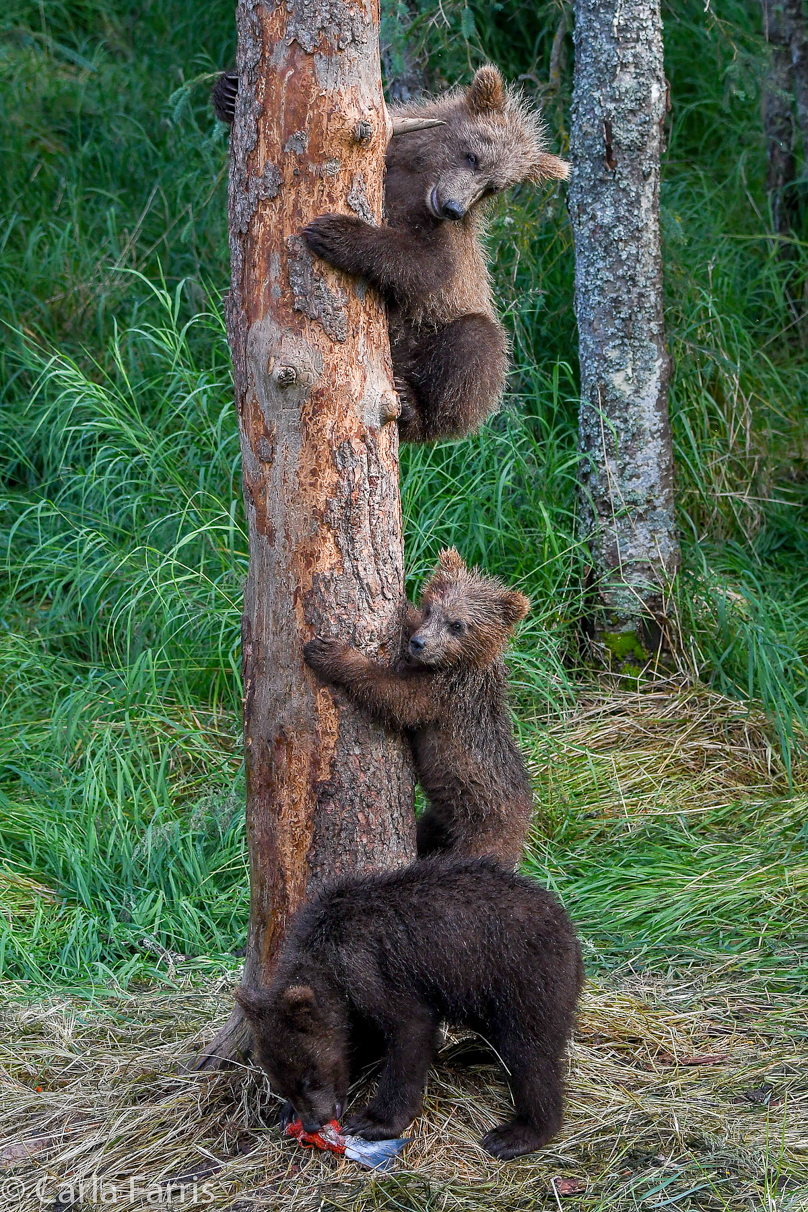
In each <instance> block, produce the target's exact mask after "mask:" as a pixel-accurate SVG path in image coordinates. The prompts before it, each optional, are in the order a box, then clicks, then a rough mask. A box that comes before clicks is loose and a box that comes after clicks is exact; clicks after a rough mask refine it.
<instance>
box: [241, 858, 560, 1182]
mask: <svg viewBox="0 0 808 1212" xmlns="http://www.w3.org/2000/svg"><path fill="white" fill-rule="evenodd" d="M582 984H583V965H582V962H581V952H580V947H579V945H578V940H577V938H576V936H575V931H574V929H573V927H572V924H571V922H570V920H569V918H568V917H567V915H566V913H565V912H564V910H563V909H562V908H561V906H560V905H559V904H558V902H557V901H556V899H555V898H554V897H553V896H552V895H551V894H550V893H549V892H546V891H545V890H544V889H543V888H540V887H538V886H537V885H536V884H534V883H533V882H532V881H530V880H527V879H524V878H522V877H521V876H518V875H514V874H512V873H511V872H509V871H506V870H505V868H504V867H502V866H501V865H500V864H499V863H497V862H496V861H495V860H494V859H458V858H451V857H444V856H440V857H434V858H430V859H425V860H423V861H420V862H417V863H414V864H413V865H412V866H410V867H404V868H402V869H401V870H398V871H393V872H387V873H384V874H375V875H369V876H364V877H361V876H360V877H353V878H349V879H345V880H343V881H341V882H339V883H337V884H334V885H332V886H331V887H330V888H327V889H325V890H324V891H323V892H321V893H320V894H319V895H317V896H315V897H314V898H313V899H312V900H310V901H309V902H308V903H307V904H306V905H304V907H303V909H302V910H301V911H300V912H299V913H298V915H297V916H296V918H295V919H294V920H293V922H292V924H291V926H290V928H289V930H288V931H287V934H286V938H285V940H284V943H283V948H282V951H281V954H280V957H279V959H278V963H277V967H276V969H275V975H274V978H273V980H272V983H271V984H270V985H269V987H268V988H266V989H249V988H244V989H240V990H238V991H237V992H236V998H237V1000H238V1002H239V1004H240V1005H241V1006H242V1007H243V1008H244V1010H245V1011H246V1013H247V1015H248V1017H249V1019H250V1023H251V1026H252V1029H253V1042H254V1044H255V1048H256V1055H257V1059H258V1061H259V1063H260V1064H261V1065H262V1066H263V1068H264V1069H265V1070H266V1072H267V1074H268V1075H269V1079H270V1083H271V1085H272V1087H273V1089H274V1090H275V1091H276V1092H278V1093H280V1094H282V1095H283V1097H285V1098H287V1099H288V1100H289V1102H290V1103H291V1104H292V1106H293V1107H294V1110H295V1112H296V1114H297V1115H298V1116H300V1118H301V1119H302V1121H303V1126H304V1128H305V1129H306V1131H316V1130H317V1128H318V1127H319V1126H320V1125H322V1124H325V1123H328V1122H329V1121H330V1120H332V1119H338V1118H339V1116H340V1115H341V1113H342V1107H343V1104H344V1101H345V1099H346V1097H347V1092H348V1085H349V1081H350V1077H351V1051H352V1047H356V1046H359V1047H361V1046H362V1043H363V1042H364V1041H365V1040H366V1039H367V1038H368V1037H370V1038H377V1037H378V1036H381V1038H382V1039H383V1051H384V1062H383V1067H382V1071H381V1076H380V1078H379V1084H378V1088H377V1092H376V1097H375V1098H374V1099H373V1100H372V1102H371V1103H370V1104H369V1105H368V1106H367V1107H366V1108H364V1110H362V1111H358V1112H357V1113H356V1114H355V1115H354V1116H353V1117H352V1118H351V1119H349V1120H348V1122H347V1123H346V1124H345V1125H344V1127H343V1129H342V1131H343V1132H345V1133H350V1134H354V1135H357V1136H364V1137H365V1138H366V1139H367V1140H385V1139H387V1138H390V1137H396V1136H400V1135H401V1133H402V1131H403V1130H404V1129H405V1128H406V1126H407V1124H408V1123H409V1122H410V1121H411V1120H412V1119H413V1118H414V1117H415V1116H416V1115H418V1113H419V1112H420V1110H421V1102H422V1098H423V1091H424V1085H425V1083H426V1077H427V1072H428V1070H429V1067H430V1065H431V1063H432V1061H433V1059H434V1056H435V1052H436V1050H437V1041H438V1029H439V1025H440V1023H441V1022H442V1021H446V1022H448V1023H450V1024H452V1025H454V1026H464V1027H470V1028H471V1029H472V1030H473V1031H477V1032H479V1033H480V1034H481V1035H482V1036H483V1037H484V1038H485V1039H486V1041H487V1042H488V1043H489V1044H490V1045H492V1046H493V1048H494V1049H495V1050H496V1052H497V1053H498V1055H499V1057H500V1059H501V1061H502V1063H503V1065H504V1066H505V1068H506V1071H507V1075H508V1083H509V1085H510V1088H511V1094H512V1096H513V1101H514V1106H515V1111H516V1115H515V1117H514V1118H513V1119H512V1120H511V1122H510V1123H507V1124H501V1125H500V1126H499V1127H496V1128H492V1129H491V1131H490V1132H488V1133H487V1134H486V1136H485V1137H484V1138H483V1140H482V1146H483V1148H484V1149H487V1150H488V1152H489V1153H491V1154H493V1156H494V1157H498V1158H501V1159H503V1160H506V1159H508V1158H511V1157H517V1156H519V1154H521V1153H531V1152H532V1151H533V1150H534V1149H539V1148H541V1146H542V1145H544V1144H546V1142H547V1141H548V1140H550V1138H551V1137H553V1136H554V1135H555V1133H556V1132H557V1131H558V1129H559V1128H560V1126H561V1119H562V1111H563V1090H562V1082H561V1073H560V1060H561V1054H562V1052H563V1049H564V1046H565V1044H566V1042H567V1040H568V1038H569V1036H570V1033H571V1030H572V1026H573V1021H574V1014H575V1004H576V1001H577V998H578V994H579V992H580V989H581V985H582Z"/></svg>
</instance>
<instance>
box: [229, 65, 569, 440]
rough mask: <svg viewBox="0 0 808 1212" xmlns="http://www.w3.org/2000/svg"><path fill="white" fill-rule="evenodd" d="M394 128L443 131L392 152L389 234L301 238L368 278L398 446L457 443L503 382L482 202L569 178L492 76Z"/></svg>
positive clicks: (340, 224)
mask: <svg viewBox="0 0 808 1212" xmlns="http://www.w3.org/2000/svg"><path fill="white" fill-rule="evenodd" d="M222 80H223V81H225V82H226V83H225V84H223V83H221V81H220V83H219V84H218V85H217V88H216V89H215V90H214V104H215V105H216V107H217V113H218V114H219V116H220V117H222V118H223V119H224V120H225V121H227V120H230V121H232V99H233V98H234V97H235V92H234V89H233V82H235V86H236V87H237V84H238V80H237V77H235V76H233V75H232V74H228V75H226V76H224V77H222ZM393 117H394V118H396V117H403V118H404V117H405V118H436V119H439V120H440V121H441V122H442V123H443V125H442V126H437V127H432V128H430V129H427V130H419V131H411V132H409V133H407V134H401V135H396V136H395V137H394V138H393V139H392V140H391V141H390V145H389V147H388V150H387V176H386V180H385V212H386V223H385V226H384V227H373V226H372V225H371V224H369V223H365V222H364V221H363V220H362V219H358V218H354V217H352V216H349V215H321V216H320V217H319V218H317V219H315V220H314V221H313V222H312V223H310V224H309V225H308V227H306V228H305V230H304V233H303V234H304V236H305V239H306V241H307V243H308V245H309V247H310V248H311V250H312V251H313V252H315V253H316V254H317V255H318V256H320V257H323V258H324V259H325V260H326V261H328V262H329V264H331V265H335V266H336V267H337V268H338V269H343V270H346V271H347V272H348V273H352V274H359V275H361V276H362V277H364V278H367V279H368V280H369V281H370V282H372V283H373V284H374V286H375V287H376V288H377V289H378V290H379V291H380V293H381V294H382V295H384V297H385V299H386V300H387V304H388V314H389V323H390V342H391V347H392V353H393V369H394V372H395V377H396V386H397V388H398V390H399V395H400V397H401V418H400V421H399V425H400V431H401V436H402V437H403V438H405V439H406V440H407V441H410V442H431V441H434V440H435V439H436V438H447V437H453V438H457V437H462V436H463V435H464V434H466V433H468V432H470V431H471V430H473V429H476V428H477V426H478V425H480V424H481V423H482V422H483V421H484V420H485V418H486V417H487V416H488V415H489V413H490V412H491V411H492V410H493V409H495V408H496V407H497V404H498V402H499V399H500V397H501V395H502V391H503V388H504V386H505V376H506V374H507V370H508V353H507V341H506V338H505V333H504V330H503V328H502V325H501V324H500V322H499V320H498V318H497V314H496V311H495V308H494V303H493V300H492V296H491V283H490V280H489V276H488V266H487V261H486V255H485V251H484V249H483V246H482V242H481V237H482V235H483V232H484V218H485V212H486V209H487V202H488V201H489V200H490V199H491V198H492V197H493V196H494V195H495V194H498V193H501V192H502V191H503V190H506V189H509V188H510V187H511V186H512V185H516V184H517V183H518V182H520V181H534V182H541V181H545V180H547V179H550V178H554V177H555V178H559V177H560V178H564V177H566V176H567V172H568V168H567V165H566V164H565V163H564V161H563V160H559V159H558V157H557V156H551V155H548V154H547V152H546V151H545V140H544V135H543V131H542V125H541V121H540V118H539V116H538V114H537V113H535V112H534V111H533V110H531V109H529V108H528V107H527V105H526V104H525V103H524V101H522V100H521V98H520V97H519V95H518V94H517V93H515V92H514V91H512V90H511V89H509V88H507V87H506V86H505V84H504V82H503V80H502V76H501V75H500V73H499V72H498V70H497V69H496V68H495V67H491V66H488V67H481V68H480V70H479V71H478V72H477V73H476V75H475V76H474V79H473V80H472V82H471V84H470V85H469V87H468V88H466V89H463V88H461V89H456V90H454V91H452V92H449V93H445V94H443V95H442V96H440V97H437V98H435V99H433V100H428V101H423V102H419V103H412V104H409V103H408V104H406V105H403V106H399V107H397V108H396V109H395V110H394V111H393Z"/></svg>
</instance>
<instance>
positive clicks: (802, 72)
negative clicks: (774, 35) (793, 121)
mask: <svg viewBox="0 0 808 1212" xmlns="http://www.w3.org/2000/svg"><path fill="white" fill-rule="evenodd" d="M785 8H786V14H787V16H788V20H789V27H790V28H789V45H790V50H791V67H792V70H793V72H794V94H795V97H796V101H797V125H798V126H799V128H800V134H801V135H802V158H803V161H807V162H808V36H806V29H805V8H804V5H803V0H785Z"/></svg>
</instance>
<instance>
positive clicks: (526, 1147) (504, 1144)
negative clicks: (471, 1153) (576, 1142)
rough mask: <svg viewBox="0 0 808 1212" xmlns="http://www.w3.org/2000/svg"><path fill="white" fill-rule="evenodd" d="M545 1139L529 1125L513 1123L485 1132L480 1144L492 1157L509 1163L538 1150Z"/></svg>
mask: <svg viewBox="0 0 808 1212" xmlns="http://www.w3.org/2000/svg"><path fill="white" fill-rule="evenodd" d="M546 1139H547V1138H546V1137H545V1136H544V1135H543V1134H542V1133H540V1132H537V1131H536V1129H535V1128H532V1127H531V1126H530V1125H529V1124H520V1123H518V1122H515V1123H510V1124H500V1126H499V1127H498V1128H492V1129H491V1131H490V1132H486V1134H485V1136H484V1137H483V1139H482V1140H481V1141H480V1144H481V1145H482V1147H483V1148H484V1149H485V1151H486V1153H490V1154H491V1156H492V1157H496V1158H499V1160H500V1161H509V1160H510V1159H511V1158H512V1157H520V1156H521V1155H522V1154H523V1153H533V1152H534V1151H535V1150H536V1149H540V1148H541V1146H542V1145H543V1144H544V1143H545V1141H546Z"/></svg>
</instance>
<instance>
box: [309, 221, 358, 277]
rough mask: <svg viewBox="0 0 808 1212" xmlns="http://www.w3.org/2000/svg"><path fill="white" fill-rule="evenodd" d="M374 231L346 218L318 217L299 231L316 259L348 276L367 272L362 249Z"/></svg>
mask: <svg viewBox="0 0 808 1212" xmlns="http://www.w3.org/2000/svg"><path fill="white" fill-rule="evenodd" d="M375 232H376V228H375V227H371V226H370V224H369V223H364V222H363V221H362V220H361V219H354V218H352V217H351V216H350V215H320V216H319V217H318V218H316V219H312V221H311V223H309V224H308V226H307V227H304V228H303V238H304V239H305V241H306V243H307V244H308V246H309V248H310V249H311V251H312V252H313V253H315V254H316V255H317V256H318V257H322V259H323V260H324V261H327V262H328V264H329V265H333V266H334V268H335V269H342V270H344V271H345V272H346V273H349V274H366V273H368V272H369V268H370V267H369V265H368V257H367V254H365V255H364V256H363V252H364V251H365V247H366V245H367V244H368V242H369V240H371V239H372V238H373V235H374V234H375Z"/></svg>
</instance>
